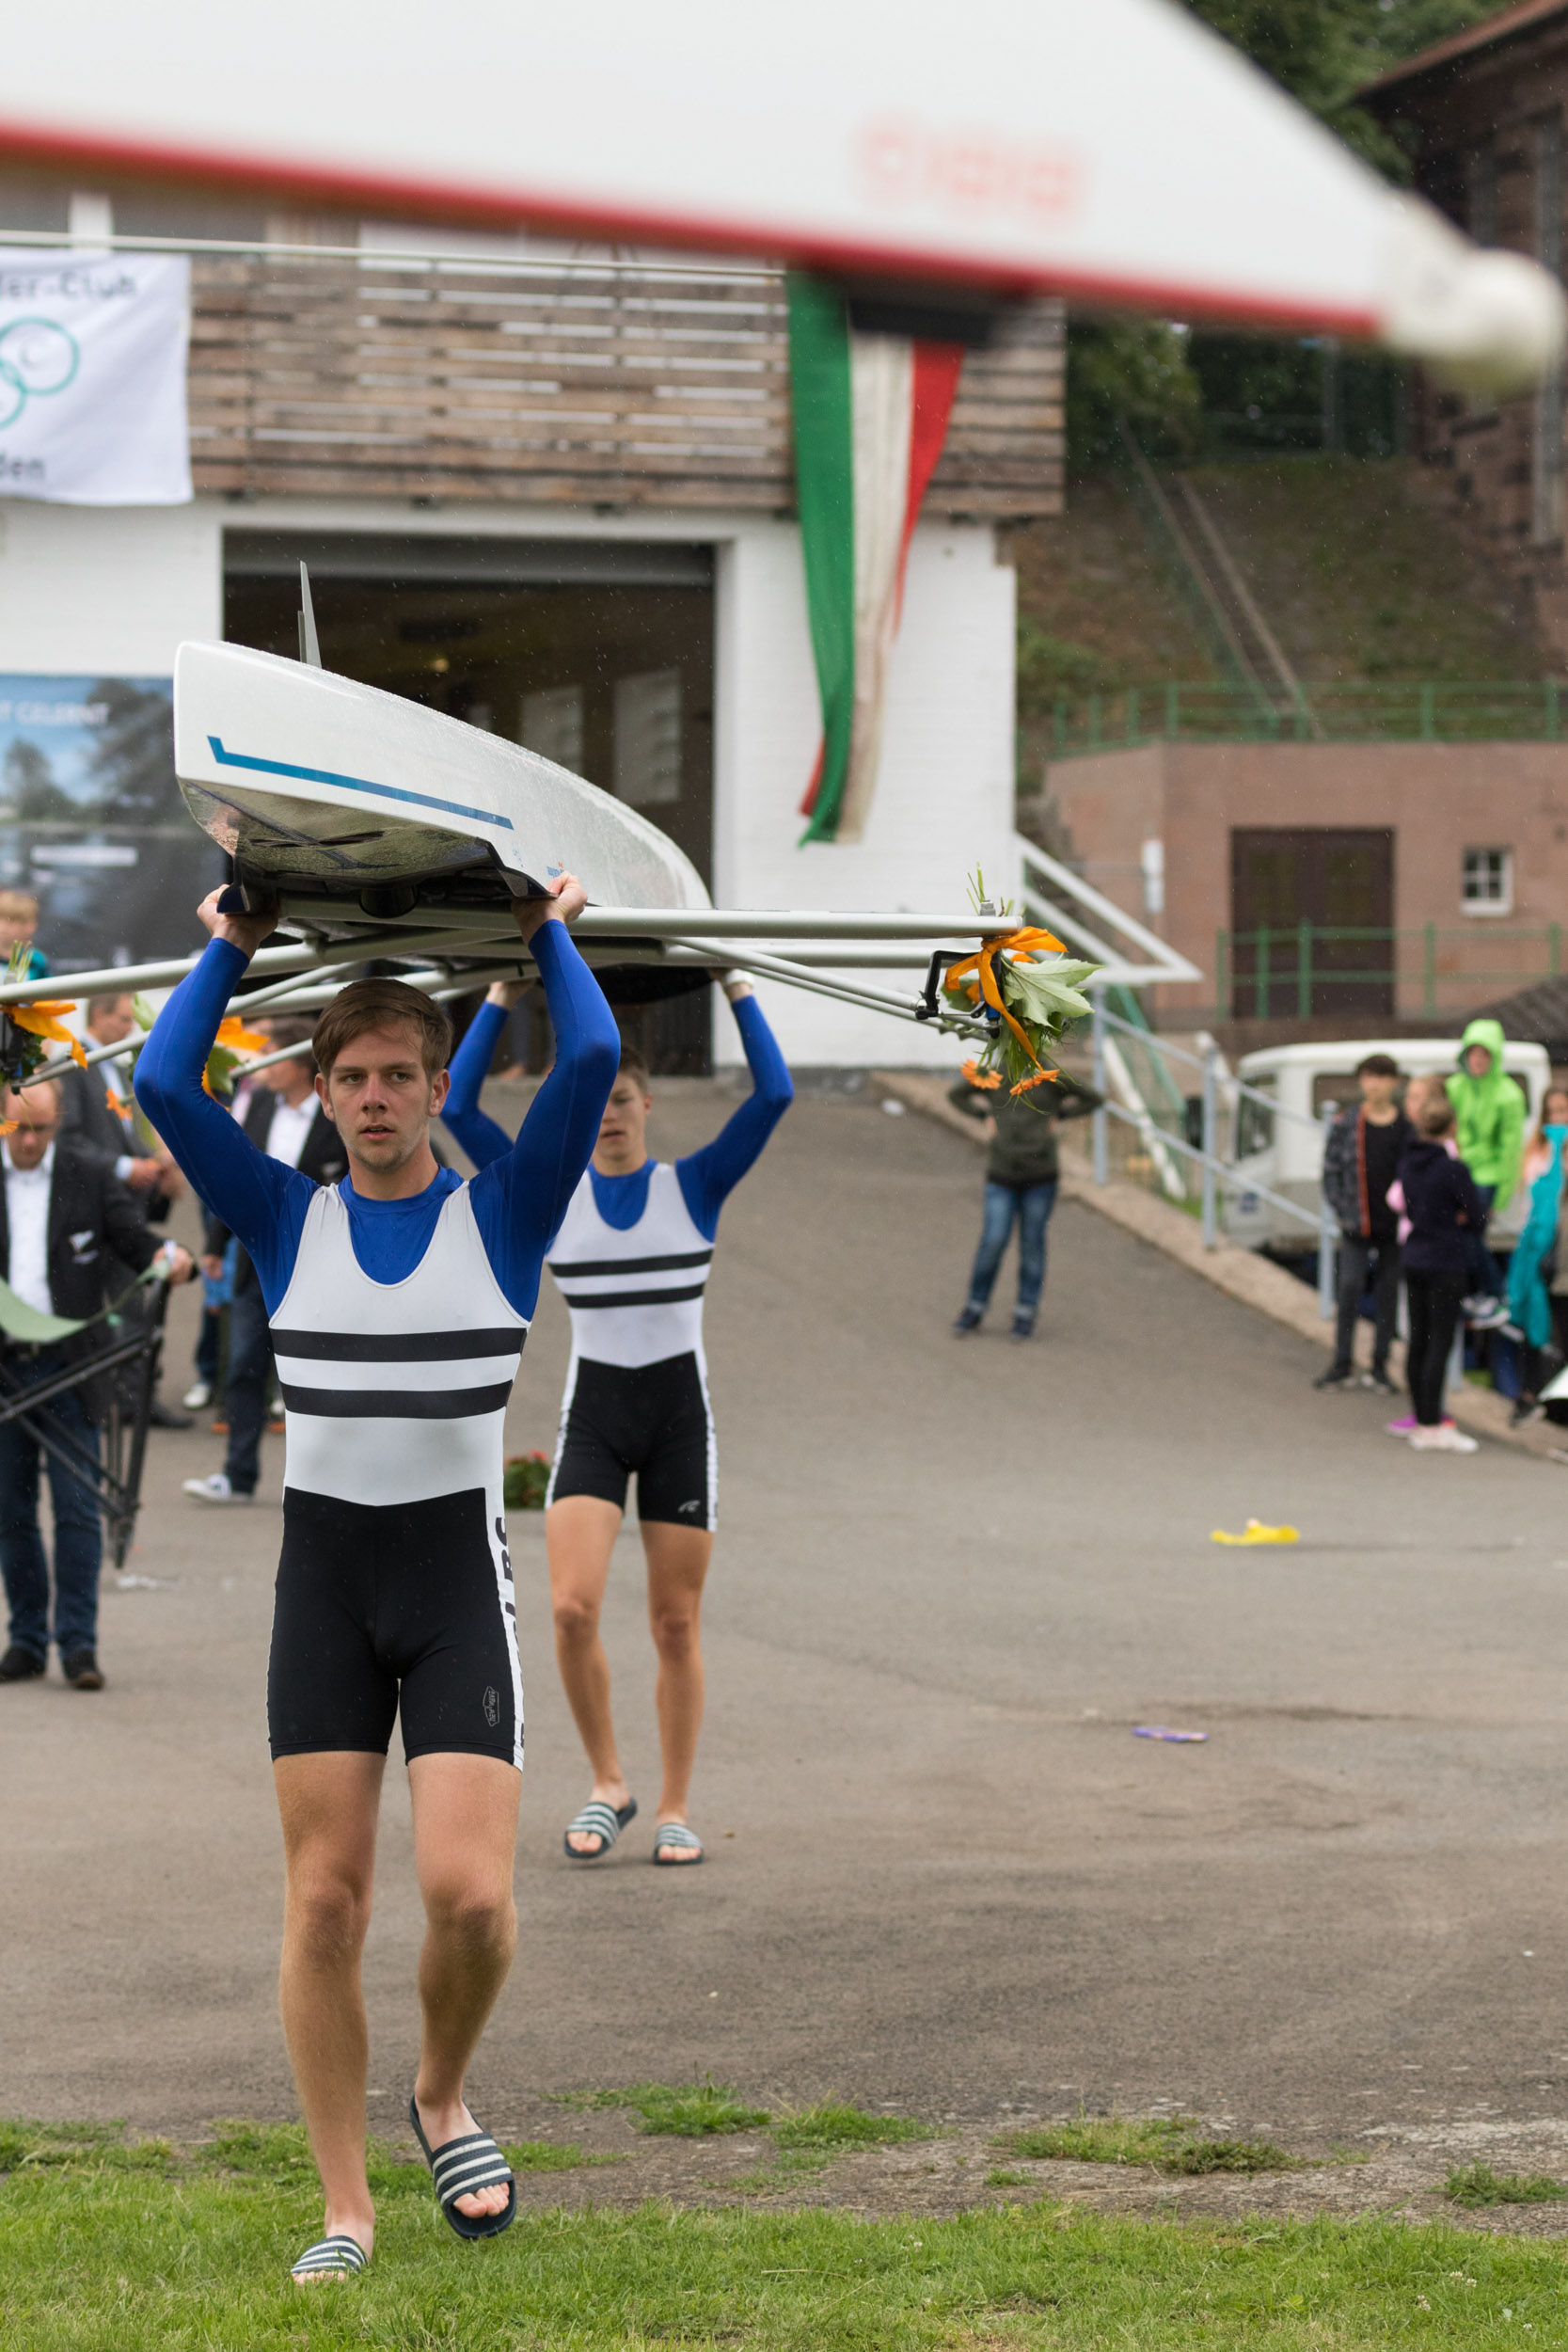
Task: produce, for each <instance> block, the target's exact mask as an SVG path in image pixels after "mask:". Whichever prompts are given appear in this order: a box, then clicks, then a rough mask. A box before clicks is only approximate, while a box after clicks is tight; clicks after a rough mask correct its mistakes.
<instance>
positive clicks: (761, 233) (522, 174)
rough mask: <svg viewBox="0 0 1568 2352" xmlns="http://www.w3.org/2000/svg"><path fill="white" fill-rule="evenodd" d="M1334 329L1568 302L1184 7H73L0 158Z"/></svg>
mask: <svg viewBox="0 0 1568 2352" xmlns="http://www.w3.org/2000/svg"><path fill="white" fill-rule="evenodd" d="M7 159H9V160H11V161H12V162H15V163H20V162H32V163H39V162H42V163H52V164H55V165H60V166H66V165H69V166H70V167H71V168H72V169H73V170H79V171H89V172H105V171H110V170H114V169H119V170H120V171H127V170H128V171H132V172H134V173H136V174H143V173H151V174H152V175H154V176H157V177H162V178H166V179H180V180H183V181H186V182H189V183H199V184H201V185H203V186H206V187H209V188H228V189H232V190H240V189H249V190H251V191H254V192H257V193H261V194H265V195H267V196H269V197H271V198H273V199H278V200H281V201H286V202H288V203H291V204H295V205H311V204H316V205H319V204H323V203H326V204H330V205H334V206H348V207H357V208H359V209H361V210H363V211H365V212H367V213H375V214H378V215H387V216H390V217H401V218H404V219H416V218H417V219H444V220H448V221H454V220H455V221H466V222H468V223H471V224H473V225H474V226H476V227H488V228H498V227H499V228H515V227H517V226H519V225H528V226H531V227H533V228H535V229H539V230H570V231H574V232H577V233H580V234H588V235H593V236H599V237H609V238H614V239H617V240H624V239H628V238H629V239H634V240H637V241H640V242H642V243H655V244H658V245H662V246H670V245H681V246H697V247H699V248H705V249H707V250H709V251H713V250H744V251H748V252H752V253H763V254H768V255H775V256H783V257H784V258H786V259H788V260H790V261H794V262H801V263H806V264H810V265H814V266H818V267H829V268H836V269H841V270H853V271H860V272H869V273H874V274H879V275H881V276H884V277H891V278H897V279H904V280H909V279H913V280H917V281H922V282H927V283H931V282H934V283H938V284H941V283H947V284H967V285H970V286H978V287H980V288H982V289H990V290H994V291H995V292H997V293H999V294H1008V293H1024V292H1030V291H1046V292H1056V293H1063V294H1069V295H1076V296H1078V297H1080V298H1084V299H1089V300H1093V301H1097V302H1101V303H1105V304H1109V305H1115V306H1124V307H1132V308H1135V309H1146V310H1156V311H1163V312H1166V313H1170V314H1174V315H1176V316H1184V317H1197V316H1206V317H1217V318H1233V319H1238V320H1249V321H1255V322H1259V323H1262V324H1268V323H1275V324H1277V325H1280V326H1291V327H1299V328H1313V327H1321V328H1327V329H1331V330H1335V331H1338V332H1341V333H1344V334H1347V335H1354V336H1365V337H1368V338H1370V339H1372V340H1381V341H1383V342H1389V343H1391V344H1393V345H1394V346H1395V347H1397V348H1399V349H1402V350H1408V351H1412V352H1415V353H1418V354H1421V355H1423V356H1428V357H1432V358H1437V359H1439V360H1444V361H1447V362H1449V363H1450V364H1453V365H1456V366H1459V367H1467V368H1468V369H1469V370H1470V372H1471V373H1472V374H1480V373H1484V372H1486V371H1487V370H1488V369H1490V371H1491V372H1492V373H1493V375H1494V376H1497V377H1498V378H1500V379H1503V380H1512V379H1513V378H1518V377H1521V376H1523V377H1528V376H1529V375H1530V374H1532V373H1539V372H1540V371H1541V370H1542V369H1543V368H1544V366H1546V365H1547V364H1548V363H1549V362H1550V360H1551V358H1553V356H1554V355H1555V352H1556V350H1557V348H1558V347H1559V344H1560V340H1561V311H1562V304H1561V296H1560V293H1559V291H1558V289H1557V288H1556V286H1555V284H1554V283H1553V281H1552V280H1551V279H1550V278H1548V277H1547V276H1546V274H1545V273H1544V271H1541V270H1538V269H1536V268H1535V266H1534V265H1533V264H1531V263H1528V262H1522V261H1517V260H1513V259H1510V258H1508V257H1502V256H1497V255H1487V256H1481V255H1479V254H1477V253H1476V252H1475V251H1474V250H1473V249H1472V248H1470V247H1469V246H1466V245H1465V242H1464V241H1463V240H1461V239H1460V238H1458V237H1457V236H1456V235H1455V234H1454V233H1453V232H1451V231H1449V230H1447V229H1446V228H1445V227H1444V225H1443V224H1442V223H1440V222H1439V221H1438V220H1437V218H1436V216H1435V215H1433V214H1430V213H1428V212H1427V211H1426V210H1425V208H1424V207H1419V206H1415V205H1412V204H1411V203H1410V202H1409V201H1408V200H1406V201H1403V202H1402V201H1401V200H1400V199H1397V198H1396V197H1394V196H1393V195H1392V194H1391V193H1390V192H1389V190H1388V189H1386V187H1385V186H1384V184H1383V183H1382V182H1381V181H1379V180H1378V178H1377V177H1376V175H1375V174H1374V173H1372V172H1371V171H1370V170H1369V169H1367V168H1366V167H1364V166H1363V165H1362V164H1360V163H1359V162H1358V161H1357V160H1356V159H1355V158H1354V157H1353V156H1352V155H1351V154H1350V153H1349V152H1348V151H1346V150H1345V149H1344V148H1343V147H1341V146H1340V145H1339V144H1338V142H1337V141H1335V140H1334V139H1333V138H1332V137H1330V135H1328V134H1327V133H1326V132H1325V131H1324V130H1323V129H1322V127H1321V126H1320V125H1319V124H1317V123H1316V122H1314V121H1313V120H1312V119H1310V118H1309V117H1308V116H1307V114H1306V113H1304V112H1303V111H1302V109H1301V108H1299V107H1298V106H1296V105H1295V104H1294V103H1292V102H1291V100H1289V99H1288V98H1286V97H1284V96H1283V95H1282V94H1281V93H1280V92H1279V91H1278V90H1277V89H1276V88H1275V87H1274V86H1273V85H1272V84H1270V83H1269V82H1267V81H1265V79H1264V78H1263V76H1262V75H1261V74H1259V72H1256V71H1255V70H1254V69H1253V68H1252V67H1251V66H1250V65H1249V64H1248V63H1247V62H1246V61H1245V60H1244V59H1243V58H1242V57H1241V56H1239V55H1238V54H1237V53H1236V52H1235V51H1233V50H1231V49H1228V48H1227V46H1226V45H1225V43H1224V42H1223V41H1221V40H1218V39H1217V38H1216V37H1215V36H1214V35H1212V33H1210V32H1208V31H1207V30H1206V29H1205V28H1204V27H1203V26H1201V25H1200V24H1197V23H1196V21H1195V20H1194V19H1193V18H1192V17H1191V16H1190V15H1188V14H1187V13H1186V11H1185V10H1184V9H1181V8H1178V7H1177V6H1175V5H1174V0H1031V5H1029V6H1028V7H1021V6H1019V5H1018V0H969V4H968V5H967V6H966V7H965V8H964V9H963V11H962V14H961V18H960V17H956V16H955V14H954V11H953V9H952V8H951V6H950V5H948V0H795V5H793V6H792V7H790V8H784V9H780V10H774V11H771V12H769V13H768V14H767V15H766V16H759V15H758V13H757V11H756V10H755V9H753V8H737V7H736V6H735V0H673V5H672V6H669V7H665V8H650V7H648V6H647V0H595V5H594V6H593V7H592V8H559V7H558V8H546V7H542V6H537V5H535V6H522V7H519V6H517V5H515V0H483V5H474V0H470V5H468V6H467V7H466V8H465V7H462V6H459V7H457V8H452V9H449V10H447V11H446V13H445V14H444V15H443V16H442V17H441V19H440V22H439V24H438V25H433V23H432V19H431V16H430V12H429V10H428V8H426V7H424V6H423V5H422V0H383V5H382V6H380V7H379V8H375V9H373V10H371V11H367V10H366V9H364V8H362V7H359V6H357V5H350V0H326V5H325V6H324V5H322V0H272V5H270V6H269V7H268V8H266V9H265V10H264V11H258V10H256V9H254V8H212V7H211V6H209V5H207V0H144V5H142V6H141V7H139V8H130V9H128V8H125V7H124V6H123V5H122V4H121V0H76V5H75V6H74V7H72V8H69V9H55V10H51V9H42V8H36V9H32V10H30V11H25V12H24V13H23V14H22V15H21V16H20V17H19V18H18V19H17V21H16V22H15V23H14V24H12V26H11V27H10V30H9V33H8V38H7V52H6V75H5V85H4V88H3V90H0V164H3V163H4V162H5V161H6V160H7Z"/></svg>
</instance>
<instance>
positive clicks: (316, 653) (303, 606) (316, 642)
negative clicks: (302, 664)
mask: <svg viewBox="0 0 1568 2352" xmlns="http://www.w3.org/2000/svg"><path fill="white" fill-rule="evenodd" d="M299 658H300V660H302V661H306V662H309V666H310V667H311V669H312V670H319V669H320V668H321V666H322V649H321V639H320V638H319V637H318V636H317V635H316V608H315V606H314V605H313V604H312V603H311V601H310V575H309V571H308V570H307V569H306V567H305V565H304V564H301V565H300V567H299Z"/></svg>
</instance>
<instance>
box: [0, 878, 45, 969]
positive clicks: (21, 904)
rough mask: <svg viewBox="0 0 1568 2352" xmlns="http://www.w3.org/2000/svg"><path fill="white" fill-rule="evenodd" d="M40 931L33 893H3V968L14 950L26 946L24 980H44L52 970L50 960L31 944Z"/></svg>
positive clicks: (0, 955)
mask: <svg viewBox="0 0 1568 2352" xmlns="http://www.w3.org/2000/svg"><path fill="white" fill-rule="evenodd" d="M38 927H39V902H38V900H37V899H36V898H34V896H33V894H32V892H31V891H30V890H0V967H3V966H4V965H5V963H6V962H7V961H8V958H9V956H10V953H11V950H12V948H13V947H22V946H25V947H26V949H27V951H28V952H27V961H26V962H25V963H24V965H23V967H22V972H21V977H22V978H23V979H24V980H41V979H42V977H43V976H44V974H45V973H46V972H47V971H48V969H49V959H48V957H47V956H46V955H45V954H44V953H43V951H42V949H41V948H40V947H35V946H33V944H32V939H33V933H34V932H35V931H36V930H38Z"/></svg>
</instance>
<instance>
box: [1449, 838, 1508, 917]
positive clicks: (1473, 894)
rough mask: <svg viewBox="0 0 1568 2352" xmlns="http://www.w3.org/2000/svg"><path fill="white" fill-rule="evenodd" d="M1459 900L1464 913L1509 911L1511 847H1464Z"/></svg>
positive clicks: (1501, 912) (1506, 912)
mask: <svg viewBox="0 0 1568 2352" xmlns="http://www.w3.org/2000/svg"><path fill="white" fill-rule="evenodd" d="M1459 903H1460V906H1461V907H1462V908H1463V910H1464V912H1465V914H1513V850H1465V862H1464V866H1463V868H1462V870H1461V877H1460V885H1459Z"/></svg>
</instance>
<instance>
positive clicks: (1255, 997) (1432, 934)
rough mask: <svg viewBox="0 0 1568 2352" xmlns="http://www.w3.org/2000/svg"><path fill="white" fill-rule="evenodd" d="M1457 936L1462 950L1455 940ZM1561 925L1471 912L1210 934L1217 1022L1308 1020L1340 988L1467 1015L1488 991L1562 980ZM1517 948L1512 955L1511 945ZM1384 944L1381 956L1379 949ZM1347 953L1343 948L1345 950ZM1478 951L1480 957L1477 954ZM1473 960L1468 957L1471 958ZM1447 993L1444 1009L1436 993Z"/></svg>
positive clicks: (1327, 1008) (1334, 1000)
mask: <svg viewBox="0 0 1568 2352" xmlns="http://www.w3.org/2000/svg"><path fill="white" fill-rule="evenodd" d="M1457 942H1463V950H1462V952H1460V953H1458V954H1455V953H1454V952H1453V946H1452V943H1457ZM1562 944H1563V927H1562V925H1561V924H1560V923H1544V924H1536V925H1503V924H1500V923H1498V922H1497V920H1496V919H1495V918H1491V917H1486V916H1483V915H1478V916H1476V917H1474V918H1473V919H1472V920H1471V921H1470V922H1469V923H1468V924H1466V925H1464V926H1457V925H1451V924H1437V923H1421V924H1417V925H1414V926H1410V927H1407V928H1405V929H1396V928H1394V927H1393V926H1391V925H1376V924H1368V925H1360V926H1356V925H1353V924H1326V923H1313V922H1311V921H1309V920H1308V919H1307V918H1306V917H1304V918H1303V919H1302V920H1301V921H1300V922H1299V923H1291V924H1284V923H1280V924H1267V923H1260V924H1259V927H1258V929H1257V930H1251V931H1229V930H1219V931H1216V932H1215V934H1214V1003H1215V1006H1216V1009H1217V1017H1218V1018H1219V1019H1220V1020H1222V1021H1223V1020H1227V1019H1235V1020H1243V1021H1277V1020H1296V1021H1306V1020H1308V1019H1309V1018H1310V1017H1311V1015H1312V1014H1313V1013H1314V1012H1315V1011H1316V1012H1334V1011H1335V1010H1337V1009H1338V1005H1339V1004H1340V1003H1342V1002H1343V1001H1344V1000H1343V997H1342V995H1341V994H1340V993H1339V992H1342V991H1343V990H1345V989H1347V988H1361V989H1370V988H1381V989H1386V991H1387V992H1388V994H1389V1004H1388V1008H1387V1009H1388V1010H1389V1011H1390V1012H1392V1011H1393V1010H1394V1009H1395V1008H1396V1006H1399V1007H1400V1008H1402V1009H1405V1010H1408V1011H1412V1012H1414V1011H1416V1010H1419V1011H1420V1013H1421V1015H1422V1017H1423V1018H1427V1019H1431V1018H1434V1017H1435V1016H1436V1015H1437V1014H1438V1013H1439V1012H1442V1011H1444V1010H1447V1009H1454V1010H1459V1009H1463V1010H1465V1011H1466V1012H1469V1011H1472V1010H1473V1009H1474V1008H1475V1005H1476V1002H1477V999H1478V996H1481V995H1482V994H1484V993H1487V992H1489V991H1502V992H1505V993H1507V992H1512V991H1513V990H1514V989H1520V988H1530V987H1533V986H1534V985H1535V984H1536V983H1537V982H1538V981H1541V980H1555V979H1558V978H1560V977H1561V975H1562V971H1563V959H1562ZM1511 949H1513V950H1517V951H1518V952H1517V954H1516V955H1514V956H1513V957H1511V956H1510V954H1509V950H1511ZM1380 950H1381V953H1380V952H1379V951H1380ZM1347 951H1348V952H1347ZM1482 953H1484V955H1485V961H1484V963H1481V962H1480V961H1479V958H1480V956H1481V954H1482ZM1472 957H1475V958H1477V959H1478V961H1475V962H1472V961H1471V958H1472ZM1440 996H1441V997H1443V998H1444V999H1445V1000H1448V999H1449V998H1451V999H1452V1000H1453V1002H1452V1004H1451V1006H1450V1005H1449V1003H1448V1002H1447V1001H1445V1002H1444V1003H1441V1004H1440V1003H1439V1001H1438V1000H1439V997H1440Z"/></svg>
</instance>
